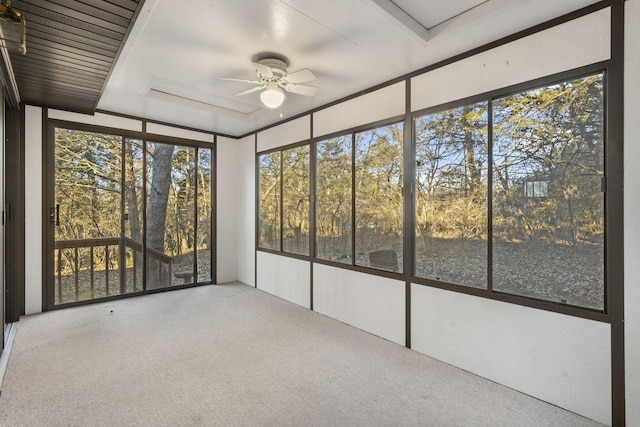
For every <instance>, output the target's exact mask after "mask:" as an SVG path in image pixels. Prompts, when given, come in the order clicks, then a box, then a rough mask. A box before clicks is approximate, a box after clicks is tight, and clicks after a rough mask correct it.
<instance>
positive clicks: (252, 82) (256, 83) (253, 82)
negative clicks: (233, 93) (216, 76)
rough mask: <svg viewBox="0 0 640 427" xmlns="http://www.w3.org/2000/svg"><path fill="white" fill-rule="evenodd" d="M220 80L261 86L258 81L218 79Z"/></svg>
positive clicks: (229, 78)
mask: <svg viewBox="0 0 640 427" xmlns="http://www.w3.org/2000/svg"><path fill="white" fill-rule="evenodd" d="M220 80H228V81H230V82H242V83H251V84H254V85H261V84H262V82H259V81H258V80H243V79H233V78H231V77H220Z"/></svg>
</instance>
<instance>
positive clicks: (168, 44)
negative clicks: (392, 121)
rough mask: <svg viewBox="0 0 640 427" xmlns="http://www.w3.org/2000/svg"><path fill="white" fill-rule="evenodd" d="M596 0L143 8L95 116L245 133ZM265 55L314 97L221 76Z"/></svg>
mask: <svg viewBox="0 0 640 427" xmlns="http://www.w3.org/2000/svg"><path fill="white" fill-rule="evenodd" d="M596 2H597V0H562V1H559V0H448V1H443V0H394V2H393V3H392V2H390V1H389V0H216V1H212V0H181V1H171V0H146V2H145V4H144V6H143V9H142V11H141V13H140V16H139V17H138V19H137V21H136V23H135V25H134V28H133V30H132V32H131V34H130V36H129V39H128V40H127V43H126V45H125V48H124V49H123V51H122V54H121V55H120V58H119V60H118V63H117V64H116V66H115V68H114V70H113V73H112V74H111V76H110V79H109V81H108V83H107V86H106V88H105V91H104V93H103V95H102V97H101V99H100V101H99V103H98V109H100V110H105V111H112V112H117V113H122V114H129V115H133V116H137V117H143V118H147V119H151V120H156V121H161V122H167V123H173V124H178V125H182V126H187V127H191V128H196V129H202V130H208V131H214V132H218V133H222V134H228V135H233V136H239V135H243V134H246V133H249V132H251V131H253V130H256V129H259V128H262V127H264V126H267V125H269V124H272V123H275V122H278V121H280V120H284V119H286V118H287V117H291V116H294V115H297V114H300V113H303V112H305V111H308V110H311V109H313V108H316V107H320V106H322V105H325V104H328V103H330V102H332V101H335V100H338V99H341V98H343V97H346V96H349V95H352V94H356V93H358V92H360V91H363V90H366V89H368V88H370V87H372V86H376V85H378V84H380V83H384V82H386V81H389V80H391V79H393V78H396V77H398V76H402V75H404V74H407V73H410V72H412V71H415V70H418V69H421V68H423V67H426V66H428V65H430V64H433V63H436V62H438V61H441V60H443V59H446V58H449V57H451V56H453V55H455V54H458V53H462V52H465V51H468V50H470V49H472V48H474V47H478V46H481V45H483V44H486V43H488V42H491V41H494V40H497V39H499V38H501V37H505V36H508V35H510V34H512V33H514V32H516V31H519V30H522V29H525V28H528V27H531V26H533V25H536V24H539V23H541V22H545V21H547V20H549V19H552V18H554V17H557V16H560V15H563V14H565V13H568V12H571V11H573V10H576V9H579V8H581V7H583V6H586V5H589V4H592V3H596ZM418 23H419V24H418ZM410 29H412V30H410ZM423 37H424V38H427V40H426V41H425V39H424V38H423ZM264 52H274V53H277V54H280V55H283V56H285V57H286V58H288V60H289V68H288V69H289V71H290V72H292V71H296V70H299V69H302V68H308V69H310V70H312V71H313V73H314V74H315V75H316V77H317V79H316V80H314V81H313V82H309V83H308V84H310V85H313V86H317V87H318V91H317V93H316V95H314V96H313V97H305V96H301V95H295V94H287V99H286V100H285V103H284V106H283V107H282V109H281V110H280V109H278V110H269V109H267V108H265V107H263V106H262V105H261V103H260V100H259V95H258V94H257V93H253V94H250V95H246V96H242V97H237V96H235V94H237V93H239V92H242V91H244V90H246V89H249V88H251V87H252V86H250V85H247V84H244V83H240V82H231V81H225V80H222V79H221V77H234V78H239V79H247V80H253V79H255V77H256V76H255V72H254V69H253V66H252V62H253V60H254V59H255V56H256V55H257V54H260V53H264ZM281 114H282V117H281Z"/></svg>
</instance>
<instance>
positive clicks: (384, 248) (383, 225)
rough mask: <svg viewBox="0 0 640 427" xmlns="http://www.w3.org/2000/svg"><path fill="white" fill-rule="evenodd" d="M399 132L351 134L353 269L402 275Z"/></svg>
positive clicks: (400, 129) (391, 128) (393, 127)
mask: <svg viewBox="0 0 640 427" xmlns="http://www.w3.org/2000/svg"><path fill="white" fill-rule="evenodd" d="M403 128H404V126H403V125H402V124H401V123H399V124H393V125H389V126H383V127H379V128H376V129H372V130H368V131H365V132H360V133H356V134H355V141H356V157H355V164H356V185H355V196H356V226H355V231H356V248H355V252H356V264H357V265H362V266H367V267H374V268H379V269H383V270H391V271H398V272H402V241H403V238H402V235H403V233H402V224H403V203H402V137H403Z"/></svg>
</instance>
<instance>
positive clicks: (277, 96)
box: [260, 83, 284, 109]
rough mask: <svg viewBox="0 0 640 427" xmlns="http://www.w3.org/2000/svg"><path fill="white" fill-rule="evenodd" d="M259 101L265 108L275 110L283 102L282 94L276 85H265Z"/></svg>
mask: <svg viewBox="0 0 640 427" xmlns="http://www.w3.org/2000/svg"><path fill="white" fill-rule="evenodd" d="M260 101H262V103H263V104H264V106H265V107H267V108H271V109H275V108H278V107H279V106H281V105H282V103H283V102H284V92H282V89H280V88H279V87H278V85H276V84H273V83H272V84H269V85H267V87H266V89H265V90H263V91H262V92H261V93H260Z"/></svg>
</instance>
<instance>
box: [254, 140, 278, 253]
mask: <svg viewBox="0 0 640 427" xmlns="http://www.w3.org/2000/svg"><path fill="white" fill-rule="evenodd" d="M258 174H259V177H260V214H259V217H258V228H259V231H258V246H259V247H261V248H267V249H275V250H279V249H280V152H279V151H278V152H275V153H270V154H262V155H260V157H259V171H258Z"/></svg>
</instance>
